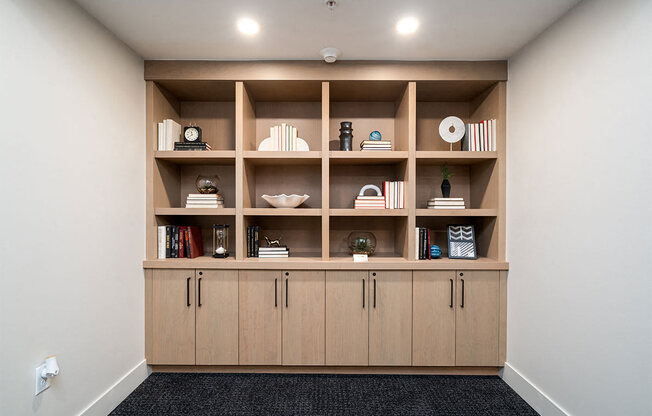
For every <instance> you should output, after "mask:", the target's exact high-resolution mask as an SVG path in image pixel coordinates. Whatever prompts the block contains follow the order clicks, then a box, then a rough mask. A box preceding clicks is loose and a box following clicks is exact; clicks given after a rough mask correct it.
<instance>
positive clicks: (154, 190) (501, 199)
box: [144, 61, 507, 270]
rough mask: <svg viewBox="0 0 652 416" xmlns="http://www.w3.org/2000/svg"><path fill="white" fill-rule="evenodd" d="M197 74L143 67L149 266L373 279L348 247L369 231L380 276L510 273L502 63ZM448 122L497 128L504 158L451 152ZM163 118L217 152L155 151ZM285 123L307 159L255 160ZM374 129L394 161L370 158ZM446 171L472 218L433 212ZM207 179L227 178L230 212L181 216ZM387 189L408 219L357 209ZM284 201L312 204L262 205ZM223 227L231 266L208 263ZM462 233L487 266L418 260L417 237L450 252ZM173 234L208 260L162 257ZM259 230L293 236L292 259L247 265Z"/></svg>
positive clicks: (293, 66) (185, 66)
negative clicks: (345, 138) (472, 239)
mask: <svg viewBox="0 0 652 416" xmlns="http://www.w3.org/2000/svg"><path fill="white" fill-rule="evenodd" d="M200 64H201V67H202V68H203V69H202V70H201V71H197V70H196V68H195V67H193V66H192V63H183V62H168V63H167V64H166V63H165V62H158V61H157V62H148V63H146V70H145V77H146V79H147V175H148V176H147V178H148V183H147V259H146V260H145V262H144V265H145V267H154V268H158V267H160V268H168V267H169V268H179V267H188V268H207V267H224V268H243V267H244V268H246V267H252V268H265V267H277V266H274V265H275V264H277V263H279V262H281V263H282V262H284V263H287V264H290V265H292V266H291V267H293V268H321V269H329V268H333V269H338V268H344V269H348V268H368V267H369V266H365V265H364V264H363V265H359V264H357V263H355V264H354V263H353V262H352V260H351V258H350V256H349V255H348V253H347V248H346V243H345V241H346V237H347V235H348V234H349V233H350V232H351V231H354V230H359V231H371V232H373V233H374V234H375V235H376V237H377V239H378V247H377V254H376V255H375V256H373V257H371V258H370V264H373V265H374V267H383V268H388V269H400V268H406V267H407V268H416V269H418V268H430V269H437V268H441V269H449V270H452V269H459V268H464V269H474V268H475V269H485V270H487V269H505V268H507V263H506V262H505V81H506V67H505V65H504V63H496V62H487V63H483V62H477V63H468V62H467V63H422V64H418V63H406V64H404V65H402V66H395V65H388V64H373V63H366V64H354V63H351V64H346V63H343V64H342V65H340V63H339V62H338V63H337V64H336V65H333V66H326V65H316V64H314V63H309V64H308V63H303V64H302V63H275V64H258V65H254V66H252V67H251V68H249V67H247V66H246V65H245V64H237V65H236V64H229V63H200ZM270 65H271V66H270ZM374 65H375V66H374ZM345 67H348V68H349V71H345V70H343V69H342V68H345ZM266 71H267V72H266ZM279 74H281V75H279ZM383 74H384V75H383ZM234 78H238V79H234ZM448 115H456V116H458V117H461V118H462V119H463V120H464V121H465V122H476V121H480V120H483V119H488V118H495V119H497V120H498V124H497V126H498V129H497V130H498V140H497V151H495V152H465V151H461V150H460V145H459V144H456V145H455V146H454V148H453V150H452V151H451V150H450V148H449V145H448V144H447V143H445V142H444V141H443V140H441V138H440V137H439V135H438V126H439V122H440V121H441V119H443V118H444V117H446V116H448ZM165 118H172V119H174V120H176V121H178V122H179V123H181V124H182V125H188V124H190V123H195V124H196V125H199V126H200V127H201V128H202V131H203V136H204V140H205V141H207V142H208V143H210V144H211V146H212V148H213V149H214V150H213V151H208V152H180V151H177V152H172V151H157V150H156V143H157V140H156V136H157V132H156V123H157V122H160V121H162V120H163V119H165ZM344 120H347V121H352V122H353V129H354V143H353V151H351V152H342V151H339V150H338V149H339V147H338V141H337V140H338V139H337V137H338V134H339V132H338V129H339V123H340V122H341V121H344ZM281 122H287V123H290V124H292V125H294V126H295V127H297V129H298V132H299V137H301V138H303V139H304V140H306V142H307V143H308V144H309V146H310V151H309V152H259V151H257V150H256V149H257V147H258V145H259V144H260V142H261V141H262V140H263V139H265V138H266V137H268V136H269V128H270V126H273V125H276V124H280V123H281ZM372 130H379V131H381V133H382V134H383V138H385V139H389V140H391V141H392V145H393V151H377V152H361V151H359V143H360V141H361V140H364V139H366V138H367V137H368V135H369V132H370V131H372ZM443 164H448V165H449V166H450V169H451V170H452V171H453V172H454V174H455V175H454V176H453V178H452V179H451V183H452V194H451V196H462V197H464V199H465V202H466V207H467V209H464V210H429V209H425V208H426V202H427V200H428V199H429V198H432V197H435V196H441V191H440V184H441V174H440V168H441V166H442V165H443ZM199 174H204V175H210V174H217V175H219V176H220V178H221V182H222V188H223V189H222V191H221V193H222V194H224V197H225V208H223V209H185V208H183V206H184V203H185V198H186V196H187V194H188V193H191V192H194V181H195V178H196V177H197V175H199ZM383 180H404V181H406V197H407V199H406V208H405V209H400V210H354V209H353V199H354V197H355V195H357V193H358V191H359V189H360V188H361V187H362V186H363V185H366V184H368V183H372V184H376V185H378V186H380V185H381V183H382V181H383ZM276 193H286V194H289V193H299V194H303V193H306V194H308V195H310V198H309V199H308V200H307V201H306V203H305V204H304V205H302V207H301V208H297V209H274V208H270V207H269V205H268V204H267V203H266V202H265V201H264V200H263V199H262V198H261V195H263V194H276ZM214 223H220V224H229V225H230V226H231V233H230V237H231V254H232V257H230V258H229V259H225V260H223V259H213V258H211V257H209V251H210V249H211V232H210V230H211V225H212V224H214ZM462 223H472V224H474V225H475V227H476V234H477V243H478V251H479V254H480V255H481V258H479V259H478V260H472V261H468V260H467V261H465V260H449V259H447V258H442V259H440V260H436V261H435V260H433V261H415V260H414V258H415V251H416V248H415V227H417V226H422V227H428V228H430V229H433V230H435V231H437V233H436V234H441V235H438V236H436V237H435V242H436V243H439V244H440V246H441V247H442V248H447V245H446V242H445V227H446V225H447V224H462ZM166 224H177V225H198V226H200V227H201V228H202V230H203V234H204V240H205V241H204V243H205V244H204V245H205V251H206V256H205V257H200V258H197V259H192V260H191V259H165V260H158V259H156V254H157V250H156V245H157V235H156V226H158V225H166ZM249 225H259V226H261V229H262V234H263V235H267V234H269V235H270V236H272V237H277V236H279V235H280V236H282V238H283V241H284V243H285V244H287V245H288V246H289V247H290V249H291V255H292V257H290V258H289V259H281V260H279V261H276V260H273V259H254V258H247V257H246V254H245V253H246V250H245V246H246V238H245V237H246V227H247V226H249ZM270 264H271V265H272V266H270Z"/></svg>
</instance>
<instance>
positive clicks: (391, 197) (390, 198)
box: [383, 181, 405, 209]
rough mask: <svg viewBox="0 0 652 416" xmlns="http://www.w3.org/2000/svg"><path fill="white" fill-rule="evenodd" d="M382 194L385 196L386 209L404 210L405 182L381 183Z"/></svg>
mask: <svg viewBox="0 0 652 416" xmlns="http://www.w3.org/2000/svg"><path fill="white" fill-rule="evenodd" d="M383 193H384V194H385V208H386V209H403V208H405V182H404V181H385V182H383Z"/></svg>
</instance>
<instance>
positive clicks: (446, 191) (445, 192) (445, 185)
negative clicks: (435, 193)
mask: <svg viewBox="0 0 652 416" xmlns="http://www.w3.org/2000/svg"><path fill="white" fill-rule="evenodd" d="M452 176H453V172H449V171H448V165H446V164H444V165H443V166H442V167H441V177H442V178H443V179H444V180H443V181H442V182H441V194H442V196H443V197H444V198H450V196H451V183H450V182H449V181H448V179H449V178H451V177H452Z"/></svg>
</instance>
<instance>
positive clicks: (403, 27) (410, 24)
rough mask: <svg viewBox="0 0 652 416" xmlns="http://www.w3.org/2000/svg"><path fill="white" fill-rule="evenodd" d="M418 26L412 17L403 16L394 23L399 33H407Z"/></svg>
mask: <svg viewBox="0 0 652 416" xmlns="http://www.w3.org/2000/svg"><path fill="white" fill-rule="evenodd" d="M418 28H419V21H418V20H417V19H415V18H414V17H404V18H402V19H401V20H399V21H398V23H397V24H396V31H397V32H398V33H400V34H401V35H409V34H411V33H414V32H416V31H417V29H418Z"/></svg>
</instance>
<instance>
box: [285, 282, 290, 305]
mask: <svg viewBox="0 0 652 416" xmlns="http://www.w3.org/2000/svg"><path fill="white" fill-rule="evenodd" d="M288 280H290V279H285V307H286V308H287V307H288Z"/></svg>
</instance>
